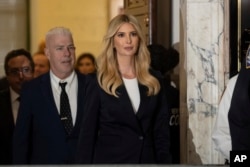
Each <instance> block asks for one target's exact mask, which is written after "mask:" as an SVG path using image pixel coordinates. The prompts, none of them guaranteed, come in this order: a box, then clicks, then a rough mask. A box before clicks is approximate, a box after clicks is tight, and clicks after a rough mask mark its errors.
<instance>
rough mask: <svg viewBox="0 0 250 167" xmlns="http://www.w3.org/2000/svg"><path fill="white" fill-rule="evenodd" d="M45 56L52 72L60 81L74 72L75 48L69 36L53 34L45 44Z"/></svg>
mask: <svg viewBox="0 0 250 167" xmlns="http://www.w3.org/2000/svg"><path fill="white" fill-rule="evenodd" d="M45 54H46V56H47V57H48V59H49V61H50V68H51V70H52V72H53V73H54V74H55V75H56V76H57V77H58V78H60V79H64V78H66V77H68V76H69V75H70V74H71V72H72V71H73V70H74V64H75V46H74V42H73V39H72V37H71V36H70V35H65V34H55V35H53V36H51V37H50V40H49V42H48V44H47V43H46V49H45Z"/></svg>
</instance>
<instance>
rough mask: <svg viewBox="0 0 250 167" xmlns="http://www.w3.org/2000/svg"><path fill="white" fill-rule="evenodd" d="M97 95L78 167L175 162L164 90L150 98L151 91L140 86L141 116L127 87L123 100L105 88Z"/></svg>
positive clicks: (122, 89)
mask: <svg viewBox="0 0 250 167" xmlns="http://www.w3.org/2000/svg"><path fill="white" fill-rule="evenodd" d="M162 88H163V85H162ZM94 91H97V92H98V93H93V96H91V97H90V98H89V99H88V100H89V101H87V102H86V103H87V106H88V109H87V110H86V112H85V117H84V118H83V124H82V129H81V135H80V138H79V145H78V147H77V156H76V162H77V163H80V164H81V163H86V164H89V163H94V164H95V163H96V164H121V163H122V164H140V163H141V164H150V163H170V162H171V161H170V160H171V156H170V153H169V147H170V138H169V124H168V123H169V111H168V106H167V103H166V97H165V92H164V90H161V91H160V93H159V94H158V95H155V96H147V88H146V87H145V86H143V85H140V84H139V91H140V98H141V99H140V106H139V109H138V112H137V114H135V113H134V110H133V107H132V104H131V102H130V98H129V95H128V93H127V91H126V88H125V86H124V85H121V86H120V87H119V88H118V89H117V93H118V95H119V98H117V97H115V96H113V95H109V94H107V93H106V92H104V91H103V90H102V89H101V88H99V89H98V90H94ZM96 95H98V96H96ZM93 99H95V101H94V100H93ZM93 102H94V103H93Z"/></svg>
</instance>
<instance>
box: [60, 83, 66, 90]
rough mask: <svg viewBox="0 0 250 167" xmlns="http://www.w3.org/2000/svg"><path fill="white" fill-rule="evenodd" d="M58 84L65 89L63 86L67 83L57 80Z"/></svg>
mask: <svg viewBox="0 0 250 167" xmlns="http://www.w3.org/2000/svg"><path fill="white" fill-rule="evenodd" d="M59 85H60V86H61V88H62V89H63V90H65V86H66V85H67V82H59Z"/></svg>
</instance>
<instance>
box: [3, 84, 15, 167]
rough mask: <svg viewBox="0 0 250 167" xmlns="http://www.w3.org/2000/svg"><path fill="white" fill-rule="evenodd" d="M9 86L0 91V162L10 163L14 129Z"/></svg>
mask: <svg viewBox="0 0 250 167" xmlns="http://www.w3.org/2000/svg"><path fill="white" fill-rule="evenodd" d="M14 127H15V125H14V119H13V114H12V106H11V98H10V90H9V88H7V89H4V90H1V91H0V164H11V163H12V135H13V131H14Z"/></svg>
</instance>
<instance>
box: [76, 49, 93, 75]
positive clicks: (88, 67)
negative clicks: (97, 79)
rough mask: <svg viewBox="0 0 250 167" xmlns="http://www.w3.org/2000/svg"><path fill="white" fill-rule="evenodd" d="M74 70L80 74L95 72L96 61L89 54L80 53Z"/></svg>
mask: <svg viewBox="0 0 250 167" xmlns="http://www.w3.org/2000/svg"><path fill="white" fill-rule="evenodd" d="M76 70H77V71H79V72H80V73H82V74H85V75H86V74H89V73H95V72H96V60H95V57H94V55H92V54H91V53H82V54H81V55H80V56H79V57H78V58H77V60H76Z"/></svg>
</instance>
